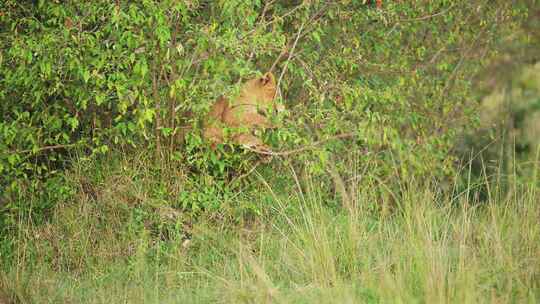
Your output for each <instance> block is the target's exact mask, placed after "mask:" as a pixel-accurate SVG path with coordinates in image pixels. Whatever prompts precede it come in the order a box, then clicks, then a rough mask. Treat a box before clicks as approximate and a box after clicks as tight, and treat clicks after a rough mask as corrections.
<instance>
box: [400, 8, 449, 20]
mask: <svg viewBox="0 0 540 304" xmlns="http://www.w3.org/2000/svg"><path fill="white" fill-rule="evenodd" d="M452 8H454V6H453V5H451V6H449V7H448V8H447V9H445V10H442V11H440V12H438V13H435V14H432V15H427V16H422V17H418V18H411V19H402V20H399V22H412V21H422V20H427V19H431V18H433V17H437V16H440V15H444V14H446V13H447V12H448V11H450V10H451V9H452Z"/></svg>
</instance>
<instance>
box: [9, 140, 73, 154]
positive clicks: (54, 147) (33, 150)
mask: <svg viewBox="0 0 540 304" xmlns="http://www.w3.org/2000/svg"><path fill="white" fill-rule="evenodd" d="M78 145H79V144H78V143H77V144H65V145H52V146H45V147H40V148H37V149H26V150H19V151H8V153H9V154H19V153H30V152H32V153H34V152H42V151H48V150H56V149H66V148H72V147H75V146H78Z"/></svg>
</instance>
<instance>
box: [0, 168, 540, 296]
mask: <svg viewBox="0 0 540 304" xmlns="http://www.w3.org/2000/svg"><path fill="white" fill-rule="evenodd" d="M138 165H140V164H137V162H135V163H134V162H133V160H127V159H126V160H121V161H119V162H116V163H115V164H114V165H109V166H110V167H107V166H108V165H106V164H104V165H103V166H104V167H99V166H96V168H94V169H93V170H94V174H97V172H100V173H101V176H100V177H99V178H97V177H88V176H89V175H88V172H86V171H85V170H86V169H84V168H82V167H80V166H79V167H75V168H74V169H73V170H71V171H70V172H69V173H68V175H67V179H66V180H70V181H71V183H73V184H74V185H75V189H76V191H75V193H74V194H73V195H72V196H70V197H71V199H69V200H66V201H64V202H62V203H59V204H58V205H57V206H56V207H55V208H54V212H53V213H52V214H51V215H50V220H49V221H47V222H43V223H37V222H34V221H32V220H29V219H28V217H21V220H20V222H19V224H18V225H19V226H18V228H17V229H16V230H15V231H16V234H17V235H13V236H12V243H11V245H10V246H11V248H12V249H13V252H12V254H11V255H10V256H9V257H7V256H6V257H3V260H4V261H11V262H9V263H4V265H3V266H2V271H1V273H0V287H1V289H2V290H3V295H2V297H3V299H0V303H216V302H217V303H537V302H538V301H539V300H540V221H539V218H540V205H539V193H538V186H537V184H536V183H535V180H534V179H535V178H537V177H538V168H535V169H534V170H532V171H531V172H532V173H531V178H530V179H522V180H521V181H520V180H518V179H517V178H515V179H514V178H509V179H507V182H506V183H505V184H508V185H510V186H508V187H507V189H506V190H505V191H502V190H501V188H502V187H499V186H500V185H499V184H497V183H501V181H500V179H499V178H493V179H491V181H489V182H488V181H487V180H486V182H485V184H484V185H483V186H485V187H484V188H485V189H487V190H485V191H487V195H485V197H486V199H485V200H484V201H481V202H480V201H477V200H476V198H477V197H478V196H476V195H474V193H475V192H477V191H478V190H477V188H478V185H475V184H472V183H471V184H469V185H468V187H465V188H464V189H463V190H460V191H441V190H440V188H441V187H442V186H440V185H437V184H433V183H432V184H430V185H424V186H420V184H419V183H416V182H415V181H414V180H412V181H411V180H408V181H399V183H398V184H399V188H400V191H399V193H392V192H391V190H389V188H388V191H389V192H391V193H390V195H386V196H381V195H379V194H378V193H380V189H381V187H378V188H375V186H374V187H373V188H370V187H361V188H360V187H359V188H349V196H350V206H349V207H348V208H344V207H340V206H337V205H336V204H335V202H336V200H334V199H333V197H330V195H329V194H328V193H325V192H324V191H322V190H321V187H319V185H318V184H317V183H318V181H317V180H315V179H314V178H312V177H310V175H309V174H300V173H299V172H295V171H294V170H293V169H290V170H289V174H290V176H289V177H290V179H289V180H290V181H292V183H293V185H291V187H290V188H287V189H289V190H286V189H285V188H281V187H274V186H272V183H270V182H268V180H267V179H265V178H264V177H263V176H264V175H261V174H258V173H257V172H254V173H253V175H252V176H251V177H250V182H251V183H252V184H254V185H255V186H253V187H254V188H256V189H259V190H257V191H255V192H257V193H259V194H260V195H264V197H265V198H266V199H260V200H255V201H252V202H251V203H252V204H254V206H256V212H254V214H257V213H258V215H253V214H251V215H249V214H248V215H242V216H233V215H230V213H227V212H226V211H224V212H209V213H202V215H200V216H199V217H198V218H197V220H189V219H187V218H185V217H184V215H183V214H180V213H179V212H178V211H176V210H177V209H175V208H171V207H168V206H169V205H170V204H169V205H168V204H167V202H165V201H160V200H159V199H155V197H156V196H155V195H154V194H152V193H154V192H155V191H156V190H155V189H156V187H157V186H156V185H155V180H154V177H152V175H151V174H148V173H145V172H146V171H144V170H141V169H137V168H140V167H139V166H138ZM363 172H364V174H369V173H365V171H363ZM360 173H361V172H360ZM497 180H499V182H497ZM169 182H170V184H169V185H170V186H171V185H172V187H173V188H174V187H175V185H176V186H178V185H177V184H175V179H173V178H170V180H169ZM157 188H159V187H157ZM88 189H90V190H88ZM173 195H174V193H173ZM254 197H255V196H253V195H251V194H249V193H247V194H245V195H239V196H238V197H237V198H231V199H230V200H229V202H228V203H227V204H229V205H230V206H231V204H232V206H234V204H242V202H243V201H244V202H246V201H249V200H253V199H255V198H254ZM227 204H224V206H226V205H227ZM381 206H389V207H387V208H381ZM224 208H225V207H224ZM233 209H234V208H233ZM384 210H386V211H384ZM2 301H3V302H2Z"/></svg>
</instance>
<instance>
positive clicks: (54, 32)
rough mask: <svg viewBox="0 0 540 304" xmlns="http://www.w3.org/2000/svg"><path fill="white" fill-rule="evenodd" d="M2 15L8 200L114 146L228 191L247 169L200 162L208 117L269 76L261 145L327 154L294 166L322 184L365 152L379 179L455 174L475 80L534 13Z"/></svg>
mask: <svg viewBox="0 0 540 304" xmlns="http://www.w3.org/2000/svg"><path fill="white" fill-rule="evenodd" d="M0 12H1V14H0V29H1V32H0V63H1V65H0V99H1V103H0V110H1V115H2V120H1V121H0V149H1V151H2V153H1V154H0V174H1V175H2V179H1V180H0V191H1V192H2V193H3V194H2V196H3V200H4V201H7V202H8V203H13V202H14V201H16V200H15V199H14V198H15V197H16V194H17V193H18V192H20V191H21V190H24V189H36V188H39V187H42V185H43V181H44V180H46V179H47V178H48V177H50V176H52V175H55V173H57V172H59V171H60V170H62V169H63V168H65V167H66V166H69V162H70V160H71V159H72V157H73V155H74V154H73V153H76V155H83V157H86V156H89V155H96V154H100V153H101V154H103V153H107V152H108V151H109V150H110V149H111V148H114V149H119V150H122V151H130V150H131V149H138V150H143V149H144V150H147V151H148V153H152V154H155V155H156V156H157V159H158V160H161V159H163V157H164V156H166V158H167V159H172V160H173V161H176V162H179V163H181V164H182V165H184V166H185V167H186V168H191V170H193V172H195V173H198V174H199V175H201V176H203V177H202V178H204V175H206V174H211V175H218V176H220V177H219V179H220V180H225V181H227V178H223V176H230V175H231V174H232V175H238V172H241V171H243V170H245V169H241V170H240V169H238V168H248V166H247V165H246V161H247V160H249V159H251V158H252V157H248V156H245V155H242V154H239V153H237V152H234V153H230V150H229V149H228V148H227V147H225V148H224V149H222V153H221V154H220V155H219V157H216V153H215V152H213V151H209V150H208V149H205V144H204V142H203V141H202V140H201V138H200V136H198V129H199V127H200V124H199V122H200V118H201V117H202V116H203V115H204V114H205V113H206V112H207V110H208V108H209V106H210V105H211V104H212V102H213V101H214V100H215V99H216V98H217V97H218V96H219V95H222V94H225V95H229V96H230V95H233V94H234V92H235V90H236V89H237V86H238V83H239V82H238V81H239V80H240V79H245V78H248V77H251V76H252V75H253V74H255V73H259V72H264V71H266V70H269V69H270V68H271V67H272V66H274V65H275V73H276V75H279V77H278V78H279V81H280V82H279V84H280V89H281V94H280V96H281V98H282V99H283V101H284V102H285V104H286V105H287V108H288V113H289V115H288V116H287V117H285V118H284V120H283V123H282V125H283V126H282V128H280V129H279V130H277V131H275V132H270V133H267V134H264V136H265V138H266V140H267V141H269V142H270V143H272V144H273V145H274V148H275V149H276V150H290V149H293V150H294V149H296V148H298V147H306V146H307V147H309V146H310V145H311V144H312V143H314V142H315V143H318V144H315V145H313V147H310V148H309V149H307V148H306V149H301V150H302V151H303V152H304V153H298V154H294V155H295V156H297V158H295V159H298V160H299V162H297V164H298V165H300V166H301V165H303V164H304V163H306V162H308V161H309V163H310V164H311V169H310V170H311V171H313V172H312V173H319V174H320V175H323V173H324V172H325V171H326V170H327V168H328V163H329V162H335V163H336V164H337V165H335V166H334V167H335V169H336V172H338V173H339V172H340V170H341V168H342V167H343V164H342V163H341V160H340V158H339V155H342V152H344V151H348V150H353V151H355V150H360V151H363V152H364V153H358V158H359V161H367V160H368V159H369V160H371V159H373V161H375V162H377V163H378V164H379V165H378V166H377V168H378V170H380V172H379V174H380V175H381V176H383V175H398V176H401V177H403V178H408V177H410V176H413V175H418V176H422V175H423V174H424V173H427V172H440V176H445V175H447V174H449V173H450V172H451V170H452V168H453V167H452V164H453V161H454V160H453V158H452V157H449V156H448V154H447V151H448V149H449V148H450V147H451V146H452V144H453V141H454V138H455V135H456V131H457V130H459V129H460V128H461V127H462V126H463V125H467V124H469V123H470V121H471V120H470V119H471V118H472V117H474V102H473V101H472V100H471V79H472V77H473V76H474V75H475V74H476V73H477V72H478V71H479V69H481V68H482V67H484V66H485V65H486V63H487V62H488V60H490V58H493V57H494V56H496V55H497V50H498V49H497V48H496V46H497V45H498V43H499V42H500V40H501V39H503V38H504V37H507V36H508V35H507V34H508V33H511V32H516V31H517V29H518V28H519V26H520V21H521V19H523V18H524V17H526V16H527V15H528V10H527V6H526V5H525V4H520V5H516V4H512V3H506V2H503V1H498V2H496V3H492V2H491V1H478V2H470V1H458V2H453V1H445V0H441V1H425V2H412V3H411V2H407V1H400V2H391V1H388V2H387V3H386V2H385V3H384V6H383V7H382V8H381V9H379V8H377V7H376V6H375V4H374V3H371V4H370V3H368V2H367V1H354V0H353V1H345V0H342V1H270V2H264V1H259V0H253V1H244V0H228V1H202V0H201V1H196V0H194V1H173V0H168V1H150V0H141V1H88V2H82V1H69V2H66V3H58V1H31V2H29V1H23V2H21V1H15V0H7V1H3V3H2V4H0ZM235 83H236V84H237V85H236V86H235V85H234V84H235ZM186 126H189V127H190V128H191V130H192V131H191V133H190V135H189V136H187V139H186V142H184V141H183V140H179V136H180V135H181V134H183V132H182V130H185V127H186ZM344 134H347V135H348V136H343V137H347V138H345V139H341V140H337V139H335V140H331V139H332V138H333V137H336V136H341V135H344ZM182 142H184V144H183V145H182V144H181V143H182ZM374 155H375V156H374ZM396 165H397V166H396ZM396 167H397V168H399V170H397V172H396V170H394V169H392V168H396Z"/></svg>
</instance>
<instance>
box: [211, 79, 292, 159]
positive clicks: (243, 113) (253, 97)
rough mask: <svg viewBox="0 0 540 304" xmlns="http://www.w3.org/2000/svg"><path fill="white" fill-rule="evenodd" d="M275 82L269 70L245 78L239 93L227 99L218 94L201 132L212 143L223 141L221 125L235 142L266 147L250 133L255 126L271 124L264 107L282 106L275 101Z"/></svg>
mask: <svg viewBox="0 0 540 304" xmlns="http://www.w3.org/2000/svg"><path fill="white" fill-rule="evenodd" d="M276 92H277V85H276V80H275V77H274V75H273V74H272V73H270V72H269V73H266V74H264V75H263V76H262V77H257V78H254V79H251V80H248V81H247V82H246V83H244V84H243V85H242V88H241V90H240V95H239V96H238V97H237V98H235V99H233V100H232V101H229V100H228V99H227V98H225V97H220V98H219V99H218V100H217V101H216V102H215V103H214V105H213V106H212V108H211V109H210V112H209V113H208V115H207V117H206V118H205V120H204V131H203V136H204V137H205V138H206V139H207V140H208V141H210V142H211V143H212V144H213V146H215V144H218V143H224V142H225V141H226V138H225V129H230V130H231V135H230V137H229V139H230V141H231V142H233V143H236V144H240V145H244V146H248V147H253V148H259V149H267V147H266V146H265V145H264V143H263V142H262V140H261V139H260V138H258V137H257V136H255V135H253V131H254V130H255V129H257V128H261V129H264V128H273V127H274V126H273V125H272V124H271V122H270V120H269V119H268V118H267V117H266V116H265V115H263V114H264V113H265V111H268V110H278V111H280V110H282V109H283V106H282V105H279V104H277V103H276V102H275V97H276Z"/></svg>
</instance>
